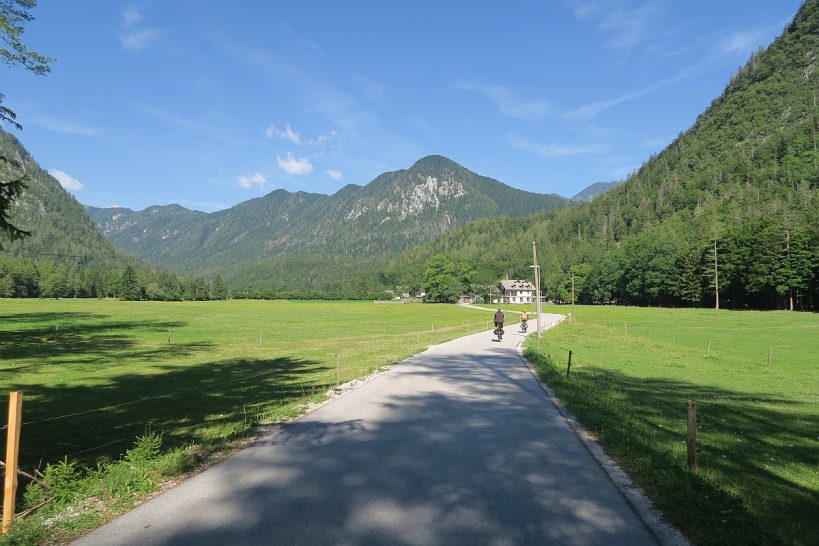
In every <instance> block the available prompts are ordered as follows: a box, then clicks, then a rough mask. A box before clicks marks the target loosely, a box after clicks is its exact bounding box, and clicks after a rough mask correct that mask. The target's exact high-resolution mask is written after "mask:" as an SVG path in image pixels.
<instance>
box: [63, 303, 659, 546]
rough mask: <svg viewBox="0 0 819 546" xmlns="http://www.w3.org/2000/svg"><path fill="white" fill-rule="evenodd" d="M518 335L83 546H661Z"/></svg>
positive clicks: (283, 435) (414, 371) (440, 349)
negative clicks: (520, 347)
mask: <svg viewBox="0 0 819 546" xmlns="http://www.w3.org/2000/svg"><path fill="white" fill-rule="evenodd" d="M551 318H552V320H554V316H552V317H551ZM532 325H534V321H532ZM516 330H517V326H510V327H508V328H507V335H506V336H504V340H503V342H501V343H497V342H495V341H492V336H491V334H490V333H488V332H484V333H479V334H474V335H471V336H467V337H465V338H461V339H458V340H455V341H452V342H449V343H445V344H442V345H438V346H435V347H432V348H431V349H430V350H428V351H427V352H425V353H423V354H421V355H418V356H416V357H414V358H411V359H409V360H407V361H406V362H403V363H401V364H400V365H397V366H395V367H394V368H393V369H392V370H390V371H389V372H387V373H386V374H384V375H381V376H379V377H377V378H376V379H374V380H372V381H370V382H369V383H366V384H365V385H363V386H362V387H360V388H358V389H356V390H354V391H351V392H349V393H348V394H346V395H344V396H342V397H341V398H339V399H337V400H335V401H333V402H331V403H329V404H327V405H325V406H324V407H322V408H320V409H319V410H317V411H315V412H313V413H311V414H310V415H307V416H306V417H304V418H303V419H301V420H300V421H298V422H297V423H295V424H293V425H290V426H288V427H286V428H285V429H284V430H282V431H280V432H278V433H276V434H274V435H272V436H270V437H268V438H266V439H263V440H261V441H260V442H258V443H257V444H255V445H254V446H252V447H250V448H248V449H246V450H244V451H242V452H240V453H238V454H237V455H235V456H233V457H231V458H230V459H228V460H226V461H224V462H222V463H220V464H218V465H216V466H214V467H213V468H211V469H209V470H207V471H206V472H203V473H201V474H199V475H197V476H195V477H194V478H192V479H190V480H188V481H187V482H185V483H183V484H181V485H180V486H178V487H176V488H174V489H172V490H170V491H168V492H166V493H164V494H162V495H160V496H158V497H157V498H155V499H153V500H151V501H150V502H147V503H145V504H143V505H141V506H139V507H137V508H136V509H134V510H133V511H131V512H130V513H128V514H126V515H125V516H123V517H121V518H119V519H118V520H116V521H114V522H112V523H111V524H109V525H106V526H104V527H102V528H100V529H98V530H97V531H95V532H93V533H91V534H89V535H86V536H85V537H83V538H82V539H80V540H79V541H78V542H77V543H76V544H81V545H103V544H104V545H115V544H140V545H151V544H161V545H183V544H184V545H188V544H311V545H313V544H349V545H355V544H409V545H415V544H417V545H434V544H447V545H449V544H469V545H475V544H495V545H503V544H549V543H551V544H582V545H592V544H603V545H606V546H614V545H617V544H655V541H654V540H653V538H652V536H651V535H650V534H649V532H648V531H647V530H646V528H645V527H644V526H643V524H642V523H641V522H640V520H639V519H638V518H637V516H636V515H635V514H634V512H633V510H632V509H631V507H630V505H628V504H627V503H626V501H625V500H624V498H623V496H622V495H621V494H620V492H619V491H618V490H617V489H616V488H615V487H614V485H613V484H612V483H611V482H610V481H609V479H608V478H607V477H606V475H605V474H604V473H603V471H602V470H601V468H600V467H599V465H598V464H597V462H596V461H595V460H594V459H593V458H592V457H591V455H589V453H588V451H587V450H586V449H585V448H584V447H583V445H582V444H581V443H580V441H579V440H578V439H577V437H576V436H575V434H574V433H573V432H572V430H571V429H570V428H569V427H568V425H567V424H566V422H565V421H564V419H563V418H562V417H561V416H560V414H559V413H558V411H557V410H556V409H555V407H554V406H553V405H552V403H551V402H550V401H549V400H548V399H547V398H546V396H545V394H544V393H543V391H542V390H541V388H540V386H539V385H538V384H537V382H536V381H535V379H534V378H533V377H532V375H531V374H530V373H529V371H528V370H527V369H526V367H525V366H524V365H523V363H522V362H521V360H520V358H519V357H518V355H517V353H516V352H515V345H516V344H517V342H518V341H520V337H521V335H520V334H518V333H517V332H516Z"/></svg>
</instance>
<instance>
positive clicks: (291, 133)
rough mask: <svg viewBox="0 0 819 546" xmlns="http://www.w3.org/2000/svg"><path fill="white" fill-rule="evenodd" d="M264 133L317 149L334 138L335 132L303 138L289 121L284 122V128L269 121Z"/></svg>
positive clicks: (269, 136) (323, 146)
mask: <svg viewBox="0 0 819 546" xmlns="http://www.w3.org/2000/svg"><path fill="white" fill-rule="evenodd" d="M264 134H265V136H266V137H267V138H275V139H279V140H287V141H290V142H292V143H293V144H296V145H298V146H302V145H305V146H312V147H314V148H319V149H323V148H325V147H327V146H328V145H329V144H330V143H332V142H333V140H335V138H336V132H335V131H330V132H329V133H324V134H323V135H319V136H317V137H316V138H314V139H306V140H305V139H303V138H302V137H301V135H300V134H299V133H297V132H296V131H295V130H294V129H293V128H292V127H291V126H290V124H289V123H286V124H285V126H284V129H279V128H278V127H276V125H275V124H273V123H271V124H270V126H269V127H268V128H267V129H265V130H264Z"/></svg>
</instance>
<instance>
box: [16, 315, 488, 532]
mask: <svg viewBox="0 0 819 546" xmlns="http://www.w3.org/2000/svg"><path fill="white" fill-rule="evenodd" d="M489 320H491V313H481V312H477V311H473V310H468V309H464V308H461V307H459V306H454V305H422V304H408V305H386V304H381V305H378V304H373V303H370V302H285V301H272V302H271V301H223V302H120V301H116V300H59V301H57V300H0V389H2V393H3V394H4V395H5V393H6V392H8V391H12V390H22V391H23V392H24V402H23V428H22V434H21V468H22V469H23V470H26V471H28V472H30V473H35V474H38V475H39V476H40V480H41V482H42V483H43V484H45V485H40V484H36V483H35V484H33V485H31V486H30V487H28V489H27V490H26V492H25V494H21V495H18V499H20V500H19V502H18V512H19V511H26V510H30V509H32V508H35V507H36V510H34V511H33V512H31V514H30V515H29V516H28V517H26V518H24V519H21V520H19V521H18V522H17V523H16V524H15V526H14V530H13V532H12V533H11V534H10V535H7V536H5V537H3V538H2V539H0V543H8V544H35V543H62V542H65V541H67V540H70V539H71V538H73V537H76V536H78V535H79V534H81V533H82V532H84V531H85V530H87V529H90V528H94V527H96V526H98V525H99V524H101V523H103V522H105V521H107V520H109V519H111V518H112V517H114V516H116V515H118V514H120V513H122V512H124V511H126V510H127V509H129V508H130V507H132V506H133V505H134V504H135V503H138V502H140V501H141V500H142V499H144V498H145V497H146V496H147V495H149V494H151V493H152V492H154V491H156V490H157V489H158V488H160V487H161V485H162V483H166V482H167V481H168V480H169V479H171V478H172V477H174V476H178V475H179V474H180V473H183V474H184V473H185V472H188V471H190V470H191V469H193V468H196V467H199V466H201V465H203V464H206V463H207V461H210V460H213V459H214V458H218V457H220V455H219V454H220V453H223V452H225V451H226V450H227V451H229V450H231V449H235V448H236V447H237V446H238V445H241V443H242V442H243V439H245V438H246V437H247V435H252V434H254V426H255V425H256V424H258V423H276V422H285V421H288V420H291V419H293V418H294V417H296V416H298V415H300V414H302V413H304V412H305V411H306V409H307V408H308V407H309V405H310V404H311V403H316V402H320V401H322V400H324V399H326V394H325V393H326V392H327V391H328V389H331V388H333V387H334V386H335V385H336V384H337V383H344V382H347V381H350V380H352V379H355V378H359V377H362V376H365V375H368V374H369V373H371V372H373V371H374V370H376V369H378V368H380V367H382V366H384V365H387V364H391V363H394V362H397V361H400V360H402V359H404V358H406V357H408V356H410V355H412V354H415V353H418V352H420V351H423V350H424V349H425V348H426V347H427V346H429V345H432V344H435V343H441V342H444V341H447V340H449V339H453V338H456V337H460V336H462V335H465V334H468V333H475V332H477V331H481V330H485V329H488V328H490V325H489V322H488V321H489ZM146 430H148V431H149V432H147V433H146ZM150 431H153V432H150ZM137 438H139V439H138V440H137V441H136V444H134V442H135V439H137ZM128 446H134V447H131V449H127V450H126V449H125V448H126V447H128ZM160 446H161V447H160ZM149 447H150V449H149ZM21 481H22V482H25V480H21Z"/></svg>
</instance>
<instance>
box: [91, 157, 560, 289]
mask: <svg viewBox="0 0 819 546" xmlns="http://www.w3.org/2000/svg"><path fill="white" fill-rule="evenodd" d="M567 203H568V201H567V200H566V199H565V198H563V197H561V196H558V195H554V194H551V195H543V194H537V193H532V192H527V191H522V190H518V189H515V188H512V187H510V186H507V185H506V184H503V183H501V182H499V181H497V180H494V179H492V178H488V177H485V176H480V175H478V174H475V173H473V172H472V171H470V170H468V169H466V168H464V167H462V166H461V165H459V164H458V163H456V162H454V161H452V160H449V159H447V158H445V157H442V156H428V157H424V158H422V159H420V160H418V161H417V162H416V163H415V164H414V165H412V167H410V168H409V169H406V170H399V171H394V172H387V173H384V174H382V175H380V176H378V177H377V178H375V179H374V180H373V181H372V182H370V183H369V184H367V185H365V186H358V185H354V184H349V185H347V186H345V187H343V188H341V189H340V190H339V191H338V192H336V193H335V194H333V195H321V194H316V193H307V192H295V193H291V192H288V191H286V190H281V189H280V190H275V191H273V192H271V193H269V194H267V195H265V196H263V197H259V198H256V199H251V200H248V201H244V202H242V203H239V204H238V205H236V206H234V207H231V208H229V209H226V210H221V211H218V212H213V213H204V212H199V211H193V210H188V209H186V208H184V207H180V206H178V205H167V206H153V207H148V208H146V209H144V210H141V211H133V210H130V209H127V208H116V207H115V208H95V207H86V210H87V211H88V214H89V215H90V216H91V218H92V219H93V220H94V221H95V222H96V223H97V225H98V226H99V228H100V230H101V232H102V233H103V234H104V235H105V236H106V237H108V238H109V239H110V240H111V241H112V242H114V244H115V245H117V246H118V247H120V248H123V249H125V250H127V251H128V252H130V253H132V254H134V255H135V256H137V257H140V258H143V259H145V260H149V261H151V262H154V263H157V264H160V265H162V266H165V267H169V268H172V269H174V270H177V271H184V272H189V273H199V272H202V271H205V270H208V271H214V270H219V269H225V268H229V267H232V266H234V265H235V264H237V263H242V262H248V261H259V260H264V259H267V258H271V257H275V256H279V255H282V254H288V253H308V254H310V253H317V254H320V255H323V256H328V255H339V256H343V255H356V256H383V255H391V254H396V253H398V252H401V251H404V250H407V249H409V248H412V247H413V246H416V245H418V244H420V243H423V242H426V241H430V240H432V239H434V238H435V237H438V236H440V235H443V234H444V233H446V232H448V231H449V230H450V229H452V228H453V227H457V226H461V225H464V224H466V223H468V222H471V221H473V220H477V219H479V218H486V217H494V216H524V215H527V214H532V213H534V212H540V211H544V210H550V209H554V208H558V207H562V206H565V205H566V204H567Z"/></svg>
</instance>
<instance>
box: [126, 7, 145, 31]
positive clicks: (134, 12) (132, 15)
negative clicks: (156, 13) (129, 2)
mask: <svg viewBox="0 0 819 546" xmlns="http://www.w3.org/2000/svg"><path fill="white" fill-rule="evenodd" d="M141 20H142V13H140V11H139V9H138V8H137V7H136V6H131V7H128V8H125V9H124V10H122V26H123V27H125V28H127V27H130V26H131V25H133V24H134V23H138V22H139V21H141Z"/></svg>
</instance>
